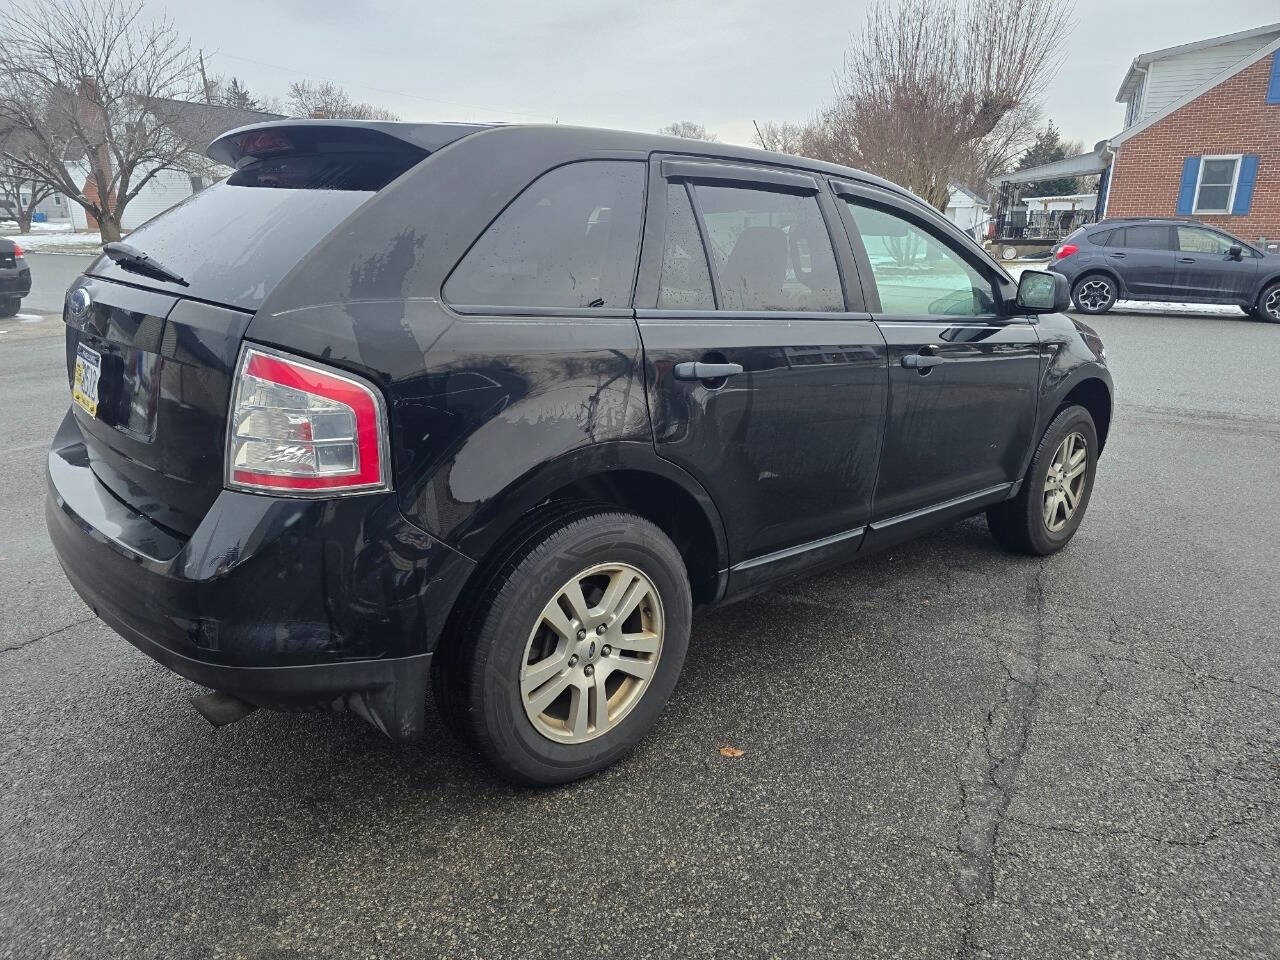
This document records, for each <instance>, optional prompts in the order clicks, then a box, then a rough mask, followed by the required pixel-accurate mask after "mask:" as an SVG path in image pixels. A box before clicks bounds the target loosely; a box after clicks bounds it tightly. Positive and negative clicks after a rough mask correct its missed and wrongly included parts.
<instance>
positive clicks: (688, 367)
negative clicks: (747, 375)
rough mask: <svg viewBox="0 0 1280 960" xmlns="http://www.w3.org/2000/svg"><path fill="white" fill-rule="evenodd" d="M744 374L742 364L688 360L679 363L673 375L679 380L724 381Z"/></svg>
mask: <svg viewBox="0 0 1280 960" xmlns="http://www.w3.org/2000/svg"><path fill="white" fill-rule="evenodd" d="M741 372H742V364H740V363H703V362H702V361H701V360H698V361H693V360H686V361H685V362H684V363H677V364H676V366H675V370H673V371H672V375H673V376H674V377H675V378H676V379H677V380H722V379H724V378H725V377H736V376H737V375H738V374H740V373H741Z"/></svg>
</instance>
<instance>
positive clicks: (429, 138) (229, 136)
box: [206, 119, 934, 209]
mask: <svg viewBox="0 0 1280 960" xmlns="http://www.w3.org/2000/svg"><path fill="white" fill-rule="evenodd" d="M319 127H330V128H341V129H345V130H351V131H358V130H364V131H369V132H372V133H374V134H382V135H384V136H387V137H393V138H395V139H397V140H401V141H403V142H405V143H409V144H412V145H414V146H417V147H420V148H422V149H425V150H428V151H435V150H439V149H441V148H442V147H444V146H447V145H448V144H450V143H452V142H454V141H456V140H461V139H462V138H463V137H467V136H470V135H472V134H476V133H482V132H486V131H495V132H496V131H498V130H503V131H523V132H525V134H526V135H535V134H541V135H544V136H548V137H565V138H576V139H578V140H580V141H582V142H583V143H584V145H590V146H592V147H594V148H598V149H616V150H635V151H644V152H650V153H654V152H656V153H692V154H697V155H698V156H705V157H710V158H716V159H725V160H747V161H752V162H755V163H767V164H772V165H781V166H789V167H797V166H798V167H803V168H805V169H808V170H814V171H818V172H821V173H824V174H828V175H830V176H833V177H841V178H844V179H852V180H859V181H862V182H865V183H871V184H874V185H876V186H879V187H883V188H885V189H888V190H892V191H894V192H895V193H898V194H900V195H901V196H906V197H910V198H912V199H913V200H916V201H918V202H920V203H922V204H924V205H925V206H926V207H929V209H934V208H933V207H932V206H930V205H929V204H928V203H926V202H925V201H924V200H922V199H921V198H920V197H918V196H916V195H915V194H913V193H912V192H911V191H909V190H907V189H906V188H905V187H902V186H900V185H898V184H896V183H893V182H892V181H890V180H885V179H883V178H882V177H877V176H875V175H874V174H870V173H866V172H865V171H862V170H857V169H855V168H853V167H845V166H841V165H840V164H835V163H827V162H825V161H822V160H814V159H811V158H809V157H798V156H794V155H792V154H787V153H774V152H772V151H768V150H758V149H756V148H754V147H740V146H736V145H734V144H728V143H717V142H715V141H707V140H690V139H687V138H685V137H672V136H666V135H664V134H660V133H637V132H635V131H629V130H609V129H605V128H601V127H576V126H570V125H568V124H492V123H406V122H403V121H379V120H317V119H298V120H270V121H267V122H266V123H255V124H250V125H248V126H244V127H238V128H236V129H234V130H229V131H227V132H226V133H224V134H222V135H221V136H220V137H218V138H217V139H216V140H214V141H213V142H212V143H211V144H209V148H208V150H206V153H207V155H208V156H209V157H210V158H212V159H214V160H217V161H219V162H221V163H227V164H230V165H234V163H235V160H236V159H237V157H236V153H235V149H234V145H233V143H232V141H233V140H234V138H236V137H239V136H240V135H242V134H244V133H247V132H250V131H256V130H269V129H288V128H295V129H308V128H319Z"/></svg>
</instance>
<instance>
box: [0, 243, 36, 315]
mask: <svg viewBox="0 0 1280 960" xmlns="http://www.w3.org/2000/svg"><path fill="white" fill-rule="evenodd" d="M30 292H31V268H30V267H28V266H27V258H26V257H24V256H23V255H22V247H20V246H18V245H17V244H16V243H14V242H13V241H12V240H8V239H6V238H4V237H0V317H12V316H13V315H14V314H16V313H17V312H18V308H19V307H20V306H21V305H22V298H23V297H25V296H26V295H27V294H29V293H30Z"/></svg>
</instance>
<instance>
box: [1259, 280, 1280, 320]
mask: <svg viewBox="0 0 1280 960" xmlns="http://www.w3.org/2000/svg"><path fill="white" fill-rule="evenodd" d="M1262 312H1263V313H1265V314H1266V315H1267V317H1268V318H1269V319H1270V320H1271V321H1272V322H1274V323H1280V286H1274V287H1272V288H1271V289H1270V290H1268V291H1267V293H1266V296H1265V299H1264V300H1263V301H1262Z"/></svg>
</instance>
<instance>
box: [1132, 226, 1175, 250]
mask: <svg viewBox="0 0 1280 960" xmlns="http://www.w3.org/2000/svg"><path fill="white" fill-rule="evenodd" d="M1122 245H1123V246H1126V247H1129V248H1131V249H1138V250H1169V249H1171V247H1170V244H1169V228H1168V227H1165V226H1151V225H1148V226H1140V227H1125V228H1124V243H1123V244H1122Z"/></svg>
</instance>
